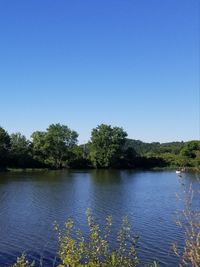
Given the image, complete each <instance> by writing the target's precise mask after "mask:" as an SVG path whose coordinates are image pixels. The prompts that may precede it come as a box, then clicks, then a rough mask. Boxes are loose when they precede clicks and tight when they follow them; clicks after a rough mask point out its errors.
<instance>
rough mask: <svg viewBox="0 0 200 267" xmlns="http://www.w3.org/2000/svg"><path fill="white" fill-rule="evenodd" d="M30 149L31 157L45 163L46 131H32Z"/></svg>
mask: <svg viewBox="0 0 200 267" xmlns="http://www.w3.org/2000/svg"><path fill="white" fill-rule="evenodd" d="M31 138H32V150H33V158H34V159H35V160H37V161H38V162H39V163H40V164H41V165H43V164H44V165H45V164H46V159H47V157H48V155H47V151H46V133H45V132H40V131H36V132H34V133H32V135H31Z"/></svg>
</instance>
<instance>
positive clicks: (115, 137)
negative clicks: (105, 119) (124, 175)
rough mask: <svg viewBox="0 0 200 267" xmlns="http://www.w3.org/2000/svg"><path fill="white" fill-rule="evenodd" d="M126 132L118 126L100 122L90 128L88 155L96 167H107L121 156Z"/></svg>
mask: <svg viewBox="0 0 200 267" xmlns="http://www.w3.org/2000/svg"><path fill="white" fill-rule="evenodd" d="M126 136H127V133H126V132H125V131H124V130H123V129H122V128H119V127H113V128H112V127H111V126H110V125H106V124H101V125H99V126H97V128H95V129H93V130H92V134H91V144H90V157H91V161H92V163H93V165H94V167H96V168H108V167H112V166H113V165H115V164H116V162H117V161H118V160H119V159H120V158H121V156H122V151H123V146H124V144H125V141H126Z"/></svg>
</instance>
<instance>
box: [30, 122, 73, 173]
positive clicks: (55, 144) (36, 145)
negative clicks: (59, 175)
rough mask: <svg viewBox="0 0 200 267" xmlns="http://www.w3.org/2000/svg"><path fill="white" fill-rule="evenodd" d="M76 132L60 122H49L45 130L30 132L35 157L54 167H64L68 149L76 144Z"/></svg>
mask: <svg viewBox="0 0 200 267" xmlns="http://www.w3.org/2000/svg"><path fill="white" fill-rule="evenodd" d="M77 137H78V134H77V133H76V132H75V131H73V130H71V129H70V128H68V126H65V125H61V124H51V125H50V126H49V127H48V128H47V131H46V132H34V133H33V134H32V140H33V141H32V142H33V150H34V154H35V157H36V158H37V159H39V160H40V161H42V159H43V161H44V163H46V164H48V165H50V166H52V167H54V168H62V167H66V164H67V160H68V158H69V154H70V153H69V151H70V149H71V148H72V147H73V146H74V145H76V144H77Z"/></svg>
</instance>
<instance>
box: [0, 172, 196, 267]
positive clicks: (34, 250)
mask: <svg viewBox="0 0 200 267" xmlns="http://www.w3.org/2000/svg"><path fill="white" fill-rule="evenodd" d="M180 180H181V181H180ZM190 183H193V185H194V187H195V188H197V187H198V182H197V176H196V175H194V174H189V173H187V174H184V175H183V177H182V179H179V178H178V177H177V175H176V174H175V172H174V171H157V172H155V171H154V172H153V171H145V172H143V171H138V172H136V171H111V170H109V171H107V170H98V171H96V170H92V171H75V170H74V171H49V172H40V173H0V237H1V238H0V266H2V265H3V266H7V265H9V264H11V263H13V262H14V260H15V259H16V257H17V256H19V255H20V254H21V253H22V252H25V253H26V254H27V255H28V257H29V259H34V260H36V264H37V265H39V264H40V263H41V262H42V264H43V266H54V265H55V262H56V249H57V238H56V233H55V231H54V227H53V224H54V222H55V221H57V222H58V223H59V224H61V225H62V224H63V223H64V222H65V220H66V219H67V218H68V217H73V218H74V220H75V222H76V224H77V226H78V227H80V228H81V229H82V231H86V226H85V225H86V216H85V211H86V209H87V208H91V210H92V212H93V215H94V217H95V219H96V220H97V221H98V222H99V223H100V224H103V221H104V219H105V217H106V216H107V215H112V216H113V222H114V230H115V231H117V229H118V228H119V225H120V222H121V218H122V217H123V216H125V215H127V216H128V218H129V222H130V224H131V225H132V227H133V230H134V232H135V233H136V234H137V235H139V236H140V239H139V243H138V256H139V258H140V262H141V266H142V265H143V263H148V262H151V261H153V260H154V259H157V260H158V261H159V262H160V266H178V260H177V258H176V257H175V256H174V254H173V252H172V250H171V245H172V243H173V242H174V241H176V242H178V244H180V247H181V246H182V245H183V234H182V232H181V230H180V229H179V228H178V227H177V226H176V224H175V220H176V216H175V213H176V211H179V210H181V209H182V204H181V201H178V199H177V196H176V194H177V193H178V194H179V195H180V196H181V194H182V190H183V185H181V184H184V185H185V186H188V185H189V184H190ZM195 203H196V204H195V205H199V204H200V198H197V199H196V202H195ZM199 206H200V205H199Z"/></svg>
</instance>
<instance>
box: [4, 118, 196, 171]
mask: <svg viewBox="0 0 200 267" xmlns="http://www.w3.org/2000/svg"><path fill="white" fill-rule="evenodd" d="M31 138H32V140H31V141H29V140H27V139H26V137H25V136H23V135H22V134H21V133H14V134H11V135H10V136H9V135H8V133H7V132H6V131H5V130H4V129H3V128H2V127H0V169H3V170H4V169H5V168H6V167H11V168H35V167H36V168H44V167H45V168H51V169H61V168H133V169H134V168H143V169H145V168H146V169H150V168H155V167H161V168H162V167H170V168H177V167H181V168H193V169H196V170H200V141H190V142H185V143H184V142H171V143H164V144H161V143H158V142H153V143H144V142H142V141H139V140H131V139H128V138H127V133H126V132H125V131H124V130H123V129H122V128H120V127H111V126H110V125H106V124H101V125H99V126H97V127H96V128H94V129H93V130H92V133H91V140H90V141H89V142H88V143H87V144H84V145H77V138H78V134H77V132H75V131H73V130H71V129H70V128H69V127H68V126H66V125H61V124H59V123H58V124H51V125H50V126H49V127H48V128H47V130H46V131H44V132H41V131H36V132H33V134H32V136H31Z"/></svg>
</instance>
